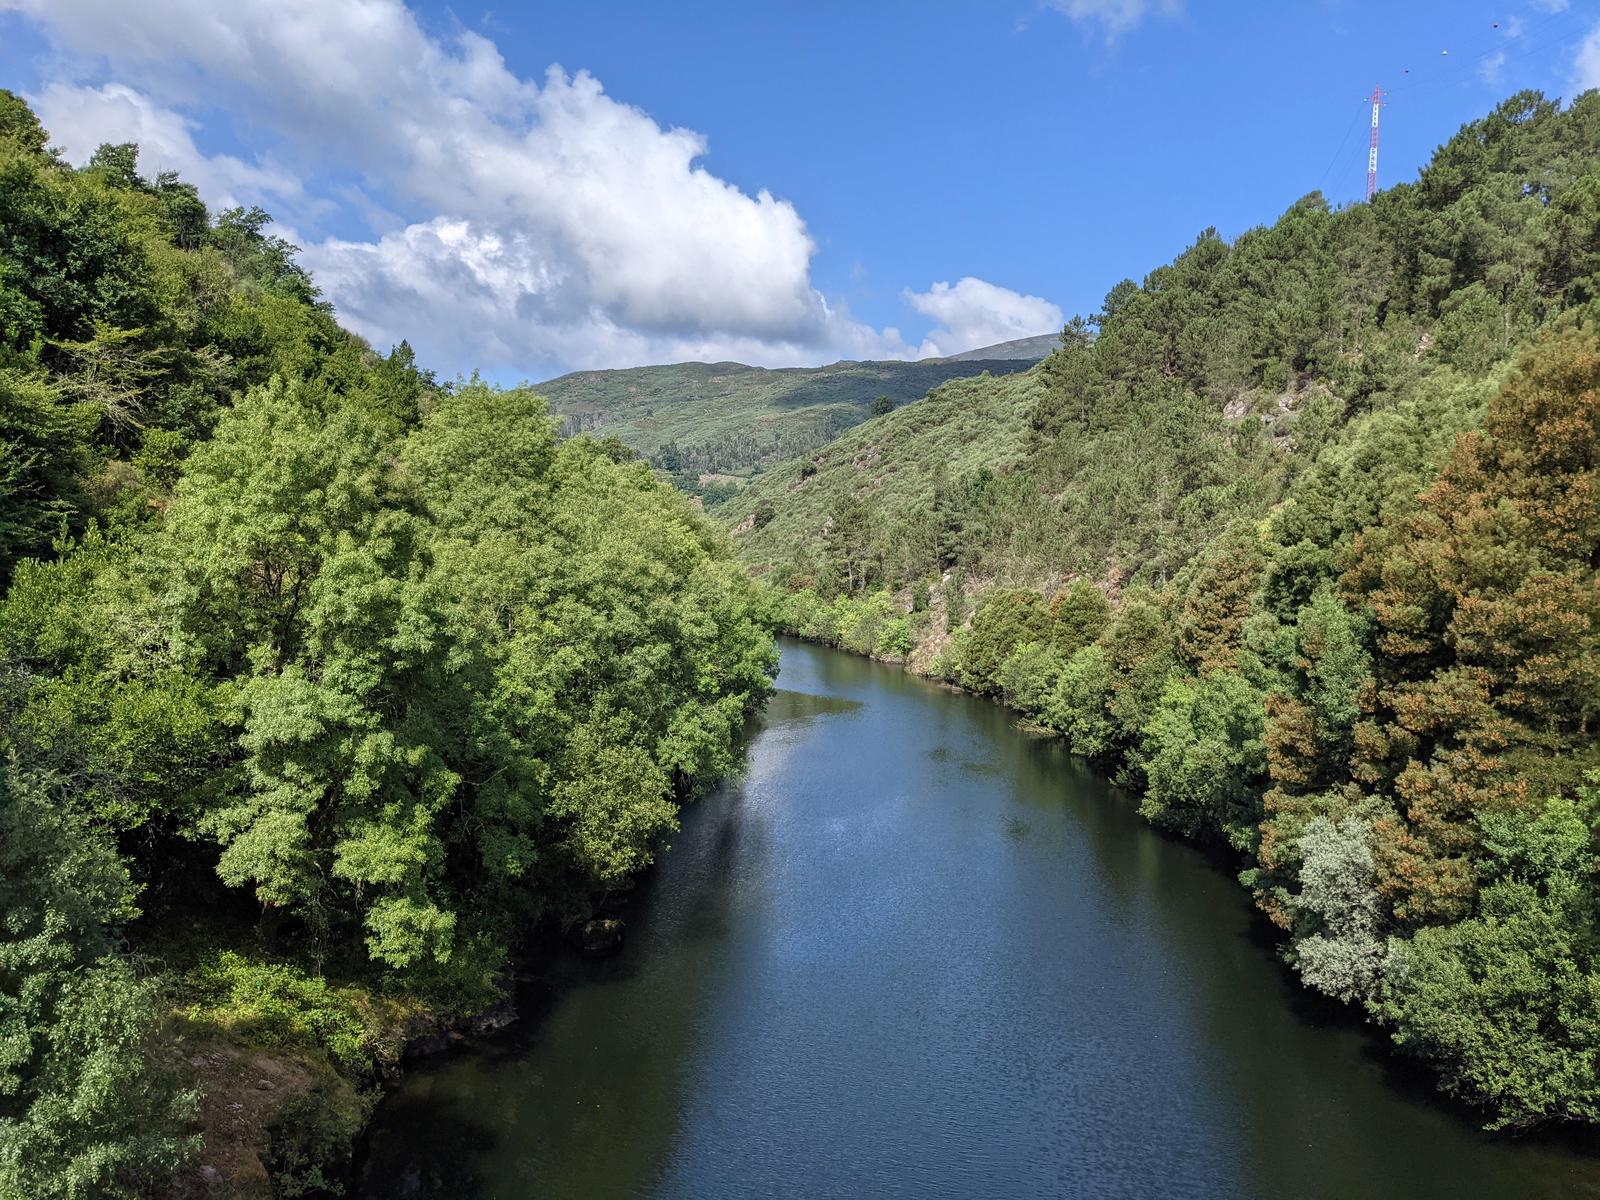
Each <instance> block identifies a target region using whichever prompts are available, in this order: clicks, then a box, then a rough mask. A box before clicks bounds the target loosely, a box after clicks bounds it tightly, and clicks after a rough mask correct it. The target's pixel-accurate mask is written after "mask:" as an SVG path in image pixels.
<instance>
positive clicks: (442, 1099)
mask: <svg viewBox="0 0 1600 1200" xmlns="http://www.w3.org/2000/svg"><path fill="white" fill-rule="evenodd" d="M778 682H779V686H780V689H781V690H780V691H779V692H778V693H777V695H776V696H774V697H773V700H772V703H771V705H770V707H769V709H768V711H767V714H766V716H765V718H764V719H763V721H762V723H761V727H760V730H759V732H758V734H757V736H756V737H755V739H754V741H753V743H752V745H751V747H750V754H749V767H748V772H747V774H746V775H745V777H744V778H743V779H742V780H740V781H738V782H736V783H734V784H731V785H729V786H727V787H725V788H723V789H722V790H721V791H719V792H718V793H717V794H715V795H714V796H712V797H710V798H708V799H707V800H705V801H703V802H701V803H699V804H697V805H695V806H693V807H691V808H690V809H688V810H687V811H686V812H685V813H684V818H683V830H682V832H681V833H680V834H679V835H678V836H677V838H676V839H675V841H674V844H673V846H672V849H671V851H670V852H668V853H666V854H664V855H663V856H662V858H661V865H660V868H659V869H658V870H657V871H656V872H654V874H653V875H652V877H651V879H650V880H649V882H648V883H647V884H646V885H645V886H644V888H643V889H642V890H643V893H644V894H643V895H642V896H641V897H640V902H639V904H638V906H637V908H636V910H635V911H634V913H633V914H632V916H631V928H630V930H629V938H628V942H627V944H626V945H625V947H624V948H623V950H622V952H621V953H620V954H619V955H617V956H616V957H614V958H611V959H609V960H606V961H604V962H600V963H594V964H576V963H574V964H571V965H570V966H569V968H568V973H569V974H570V976H571V977H570V979H567V980H566V981H565V982H564V983H563V984H562V985H561V986H560V987H558V988H557V989H555V991H554V994H553V995H552V996H550V998H549V999H547V1000H545V1001H542V1002H540V1001H537V1000H531V999H530V1000H528V1001H526V1002H525V1003H524V1013H525V1015H524V1020H523V1022H522V1024H521V1026H520V1027H519V1028H517V1029H515V1030H514V1031H513V1032H511V1033H509V1034H508V1036H506V1037H505V1038H503V1039H499V1040H496V1041H494V1042H493V1043H491V1044H489V1045H488V1046H486V1047H480V1048H479V1049H477V1050H474V1051H472V1052H470V1053H464V1054H461V1055H458V1056H456V1057H453V1058H448V1059H445V1060H442V1061H439V1062H436V1063H433V1064H431V1065H428V1066H427V1067H425V1068H424V1069H418V1070H415V1071H413V1072H412V1073H411V1074H410V1075H409V1076H408V1077H407V1079H406V1082H405V1084H404V1085H403V1086H402V1087H401V1089H400V1090H399V1091H398V1092H396V1093H395V1094H394V1095H392V1096H391V1097H389V1098H388V1099H387V1100H386V1101H385V1102H384V1103H383V1105H382V1106H381V1108H380V1109H379V1112H378V1115H377V1120H376V1122H375V1123H374V1126H373V1130H372V1134H371V1137H370V1139H369V1143H368V1148H367V1153H366V1155H365V1160H364V1163H363V1165H362V1167H361V1171H360V1177H359V1180H358V1182H357V1185H356V1187H355V1189H354V1192H355V1194H356V1195H358V1196H361V1197H366V1198H368V1200H378V1198H383V1200H389V1198H390V1197H430V1198H432V1197H451V1198H472V1200H480V1198H481V1200H525V1198H531V1197H543V1196H549V1197H581V1198H583V1200H610V1198H613V1197H615V1198H621V1197H651V1198H655V1197H661V1198H667V1197H672V1198H683V1200H690V1198H693V1200H720V1198H728V1200H732V1198H735V1197H739V1198H743V1197H917V1198H923V1197H928V1198H938V1197H968V1196H973V1197H987V1196H993V1197H1044V1196H1067V1197H1079V1196H1082V1197H1116V1196H1127V1197H1140V1198H1144V1197H1169V1196H1170V1197H1256V1196H1259V1197H1308V1198H1327V1200H1355V1198H1364V1197H1396V1198H1401V1197H1404V1198H1406V1200H1424V1198H1427V1197H1440V1198H1449V1200H1461V1198H1466V1197H1484V1198H1493V1197H1579V1196H1582V1197H1590V1196H1594V1197H1600V1157H1594V1156H1592V1155H1591V1154H1589V1153H1586V1152H1584V1151H1583V1150H1582V1149H1580V1148H1576V1147H1572V1146H1567V1145H1563V1144H1560V1143H1556V1142H1552V1141H1549V1140H1523V1141H1516V1140H1509V1139H1504V1138H1495V1137H1491V1136H1489V1135H1486V1134H1483V1133H1481V1132H1479V1131H1478V1129H1477V1128H1476V1126H1475V1125H1474V1123H1473V1122H1472V1120H1471V1118H1470V1116H1467V1115H1463V1114H1462V1113H1460V1112H1458V1111H1454V1110H1452V1109H1450V1108H1447V1107H1445V1106H1443V1105H1441V1104H1439V1103H1437V1102H1436V1101H1434V1100H1433V1099H1432V1097H1431V1094H1430V1092H1429V1091H1428V1088H1427V1085H1426V1084H1425V1083H1419V1082H1418V1081H1417V1080H1415V1079H1413V1078H1410V1077H1408V1076H1407V1075H1406V1073H1405V1072H1404V1071H1403V1070H1401V1069H1399V1068H1397V1067H1396V1065H1395V1063H1394V1061H1393V1060H1392V1059H1391V1058H1390V1056H1388V1055H1387V1054H1385V1053H1384V1052H1383V1049H1382V1042H1381V1040H1380V1038H1379V1037H1378V1036H1376V1035H1374V1034H1372V1033H1369V1032H1368V1031H1366V1030H1364V1029H1363V1028H1362V1027H1360V1026H1359V1025H1356V1024H1354V1023H1352V1022H1351V1021H1349V1020H1348V1019H1346V1018H1342V1017H1340V1016H1338V1015H1337V1014H1334V1013H1331V1012H1330V1011H1329V1010H1327V1009H1324V1008H1322V1007H1321V1006H1319V1005H1318V1004H1316V1003H1315V1002H1314V1001H1312V1000H1311V999H1310V998H1308V997H1307V996H1306V995H1305V994H1304V993H1303V992H1302V991H1301V990H1300V989H1299V988H1298V986H1297V985H1296V984H1295V983H1294V982H1293V980H1292V978H1290V977H1289V975H1288V974H1287V973H1286V971H1285V970H1284V969H1283V968H1282V967H1281V966H1280V965H1279V964H1278V962H1277V961H1276V959H1275V958H1274V956H1273V953H1272V950H1271V947H1270V941H1269V940H1268V939H1267V938H1266V936H1265V932H1264V930H1263V924H1264V923H1263V922H1262V921H1261V920H1260V919H1259V918H1258V917H1256V916H1255V915H1254V913H1253V911H1252V909H1251V907H1250V903H1249V897H1248V895H1247V894H1246V893H1245V891H1244V890H1243V889H1242V888H1240V887H1239V885H1238V884H1237V883H1236V882H1235V881H1234V880H1233V879H1232V878H1231V877H1230V875H1229V874H1228V872H1226V871H1224V870H1220V869H1218V867H1217V866H1216V865H1215V864H1213V863H1209V862H1208V861H1206V859H1205V858H1204V857H1203V856H1202V855H1201V854H1200V853H1198V852H1197V851H1195V850H1194V849H1192V848H1190V847H1188V846H1185V845H1181V844H1178V843H1175V842H1172V841H1169V840H1167V839H1165V838H1163V837H1161V836H1159V835H1157V834H1156V833H1154V832H1153V831H1151V830H1150V829H1149V828H1148V827H1147V826H1146V825H1144V824H1143V823H1142V822H1141V821H1140V820H1139V819H1138V818H1137V816H1135V815H1134V812H1133V805H1132V801H1131V799H1130V797H1128V796H1127V795H1125V794H1122V793H1119V792H1117V791H1116V790H1115V789H1113V788H1111V787H1109V786H1108V785H1107V784H1106V783H1104V782H1103V781H1101V780H1099V779H1097V778H1096V777H1095V776H1094V775H1093V774H1092V773H1090V772H1088V771H1087V770H1085V769H1083V768H1082V767H1081V766H1079V765H1078V764H1076V763H1075V762H1074V761H1073V760H1072V759H1071V758H1070V757H1069V756H1067V755H1065V754H1064V753H1062V752H1061V750H1060V748H1059V747H1058V746H1056V745H1054V744H1052V743H1051V742H1049V741H1045V740H1041V739H1038V738H1034V737H1030V736H1028V735H1026V734H1024V733H1022V732H1020V731H1018V730H1017V729H1015V728H1014V727H1013V725H1012V718H1011V717H1010V715H1009V714H1007V713H1006V712H1005V711H1004V710H1002V709H1000V708H999V707H997V706H995V705H992V704H989V703H987V702H984V701H980V700H976V699H973V698H971V697H967V696H962V695H956V694H952V693H949V692H946V691H944V690H941V689H938V688H936V687H934V686H932V685H930V684H928V683H926V682H924V681H921V680H918V679H915V678H912V677H911V676H908V675H906V674H904V673H902V672H899V671H897V670H893V669H890V668H886V667H882V666H879V665H876V664H873V663H870V662H866V661H864V660H861V659H858V658H853V657H849V656H846V655H844V654H841V653H838V652H835V651H830V650H825V649H819V648H817V647H812V646H805V645H799V644H794V643H789V644H786V645H785V647H784V651H783V673H782V675H781V677H780V678H779V681H778Z"/></svg>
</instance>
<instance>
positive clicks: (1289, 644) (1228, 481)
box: [724, 92, 1600, 1128]
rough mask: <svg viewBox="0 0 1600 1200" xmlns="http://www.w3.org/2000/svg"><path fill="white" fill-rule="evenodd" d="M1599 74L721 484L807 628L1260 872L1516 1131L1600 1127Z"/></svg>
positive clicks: (1218, 245) (1450, 1079)
mask: <svg viewBox="0 0 1600 1200" xmlns="http://www.w3.org/2000/svg"><path fill="white" fill-rule="evenodd" d="M1597 230H1600V92H1588V93H1586V94H1584V95H1582V96H1580V97H1579V98H1578V99H1577V100H1576V101H1575V102H1574V103H1573V104H1572V105H1571V106H1570V107H1569V108H1566V109H1563V108H1562V107H1561V106H1560V105H1559V104H1557V103H1554V102H1551V101H1547V100H1545V99H1544V98H1543V97H1541V96H1538V95H1536V94H1533V93H1523V94H1521V95H1518V96H1515V97H1513V98H1512V99H1511V100H1508V101H1507V102H1505V103H1504V104H1502V105H1501V106H1500V107H1499V108H1497V109H1496V110H1495V111H1494V112H1493V113H1492V114H1490V115H1489V116H1488V117H1485V118H1484V119H1483V120H1481V121H1477V122H1474V123H1473V124H1471V125H1468V126H1466V127H1464V128H1463V129H1462V130H1461V131H1460V132H1459V133H1458V134H1457V135H1456V136H1455V137H1453V138H1451V139H1450V141H1449V142H1447V143H1446V144H1445V145H1444V146H1442V147H1440V149H1439V151H1438V152H1437V153H1436V155H1435V156H1434V159H1433V161H1432V162H1431V163H1430V164H1429V166H1428V167H1427V168H1426V169H1425V170H1424V171H1423V172H1422V174H1421V177H1420V178H1419V179H1418V181H1417V182H1416V183H1415V184H1409V185H1404V186H1401V187H1397V188H1392V189H1390V190H1389V191H1387V192H1384V193H1381V194H1379V195H1378V196H1377V197H1376V198H1375V199H1374V200H1373V201H1372V202H1371V203H1369V204H1361V205H1356V206H1352V207H1350V208H1347V209H1343V210H1340V211H1338V212H1333V211H1331V210H1330V209H1329V208H1328V206H1327V205H1326V204H1325V203H1324V202H1323V200H1322V199H1321V197H1320V196H1317V195H1312V196H1309V197H1306V198H1305V199H1304V200H1302V201H1300V202H1299V203H1297V204H1295V205H1294V206H1293V207H1292V208H1291V209H1290V210H1289V211H1288V212H1287V213H1285V214H1284V215H1283V217H1282V218H1281V219H1279V220H1278V221H1277V222H1276V223H1275V224H1274V225H1273V226H1271V227H1270V228H1263V229H1256V230H1252V231H1250V232H1248V233H1246V234H1244V235H1243V236H1241V237H1240V238H1239V239H1238V240H1237V241H1235V242H1233V243H1232V244H1229V243H1227V242H1225V241H1223V240H1222V239H1221V238H1219V237H1217V236H1216V234H1215V233H1214V232H1212V231H1207V232H1206V233H1204V234H1202V235H1201V236H1200V238H1199V239H1198V240H1197V241H1196V242H1195V244H1194V245H1193V246H1192V247H1191V248H1190V249H1189V250H1187V251H1186V252H1185V253H1184V254H1182V255H1181V256H1179V258H1178V259H1177V260H1176V261H1174V262H1173V263H1171V264H1169V265H1167V266H1163V267H1159V268H1157V269H1156V270H1155V271H1152V272H1151V273H1150V274H1149V275H1148V276H1146V278H1145V280H1144V283H1143V284H1142V285H1140V284H1135V283H1133V282H1132V281H1127V282H1124V283H1122V284H1119V285H1118V286H1117V287H1116V288H1114V289H1112V291H1111V293H1110V294H1109V295H1108V296H1107V297H1106V301H1105V305H1104V311H1103V312H1102V313H1101V314H1099V315H1098V316H1097V317H1096V318H1095V320H1094V322H1093V323H1090V322H1075V323H1073V324H1072V325H1070V326H1069V327H1068V330H1067V331H1066V334H1065V335H1064V338H1063V345H1062V347H1061V349H1059V350H1057V351H1056V352H1055V353H1053V354H1052V355H1051V356H1050V357H1049V358H1048V359H1046V360H1045V361H1044V362H1043V363H1041V364H1040V365H1039V366H1037V367H1035V368H1033V369H1032V370H1030V371H1028V372H1026V373H1024V374H1020V375H1014V376H1010V377H1008V378H1005V379H992V378H990V379H980V380H972V381H968V382H965V383H962V384H958V385H951V386H948V387H946V388H944V389H940V390H939V391H938V392H936V393H934V395H933V396H931V397H930V398H929V399H927V400H924V401H922V402H919V403H918V404H914V405H911V406H909V407H907V408H905V409H902V410H900V411H898V412H895V413H892V414H890V415H889V416H887V417H885V418H883V419H881V420H877V421H873V422H870V423H868V424H867V425H864V426H861V427H860V428H858V429H855V430H852V431H851V432H850V433H849V434H848V435H846V436H845V437H844V438H841V439H840V440H839V441H837V442H834V443H832V444H830V445H828V446H826V447H823V448H821V449H820V450H818V451H817V452H816V453H815V454H813V455H811V456H810V457H809V458H808V459H807V460H805V461H803V462H802V463H800V464H796V465H793V466H790V467H785V468H780V469H777V470H774V471H772V472H769V473H768V474H767V475H766V476H764V477H763V478H762V479H761V480H760V481H759V482H758V483H756V484H755V485H753V486H752V487H751V488H749V489H747V491H746V492H744V493H742V494H741V495H739V496H738V497H736V498H734V499H731V500H729V501H728V502H727V504H726V505H725V506H724V514H725V515H726V516H727V518H728V520H729V524H730V526H731V527H732V528H733V531H734V535H735V537H736V539H737V541H738V543H739V545H740V547H741V552H742V554H743V555H744V557H745V558H746V560H747V561H748V562H749V563H750V564H751V567H752V569H753V570H754V571H756V572H758V573H760V574H763V575H764V576H765V577H767V578H768V579H770V580H772V581H773V582H774V583H776V584H778V585H779V586H780V587H781V588H782V590H783V599H782V601H781V603H782V604H783V606H784V610H785V614H786V621H787V623H788V625H789V627H790V628H791V629H792V630H794V631H796V632H798V633H800V634H802V635H804V636H807V637H811V638H815V639H817V640H820V641H825V642H830V643H834V644H838V645H843V646H845V647H847V648H850V649H853V650H856V651H859V652H864V653H871V654H877V655H880V656H883V657H887V658H892V659H902V660H907V661H909V662H910V663H911V664H912V666H913V667H914V668H917V669H920V670H923V671H926V672H928V673H931V674H934V675H938V676H940V677H942V678H945V679H949V680H951V681H953V682H955V683H958V684H960V685H961V686H963V687H966V688H969V689H971V690H973V691H977V692H980V693H983V694H986V695H991V696H994V697H995V698H997V699H999V700H1002V701H1003V702H1005V703H1006V704H1008V705H1011V706H1012V707H1013V708H1015V709H1017V710H1019V711H1020V712H1021V713H1022V714H1023V715H1024V716H1025V718H1026V719H1027V720H1028V721H1029V722H1031V723H1032V724H1034V725H1036V726H1038V727H1041V728H1043V729H1046V730H1050V731H1053V732H1055V733H1057V734H1059V735H1060V736H1061V737H1062V738H1063V739H1065V740H1066V741H1067V743H1068V744H1069V745H1070V746H1071V748H1072V749H1073V750H1074V751H1075V752H1076V753H1079V754H1081V755H1083V756H1085V757H1087V758H1089V759H1092V760H1094V761H1095V762H1097V763H1099V764H1100V765H1101V766H1103V767H1104V768H1105V769H1106V770H1108V771H1110V772H1112V773H1113V774H1115V775H1116V776H1117V777H1118V778H1119V779H1120V780H1121V781H1122V782H1124V783H1125V784H1127V785H1128V786H1129V787H1131V788H1134V789H1136V790H1138V791H1139V792H1140V794H1141V799H1140V804H1139V809H1140V812H1141V814H1143V815H1144V816H1145V817H1146V818H1148V819H1149V820H1150V821H1152V822H1153V823H1155V824H1157V825H1159V826H1161V827H1163V828H1165V829H1168V830H1171V831H1172V832H1174V833H1176V834H1179V835H1181V836H1185V837H1192V838H1196V839H1200V840H1203V841H1206V842H1210V843H1212V844H1214V845H1215V846H1217V847H1218V848H1219V849H1221V850H1223V851H1225V852H1227V853H1230V854H1232V855H1233V856H1235V861H1236V862H1237V865H1238V868H1239V879H1240V881H1241V883H1243V884H1244V886H1246V887H1247V888H1249V889H1250V890H1251V892H1252V894H1253V895H1254V898H1255V900H1256V902H1257V904H1258V905H1259V906H1260V908H1261V910H1262V912H1263V913H1264V914H1265V915H1266V916H1267V917H1268V918H1269V919H1270V920H1271V921H1272V922H1273V923H1274V924H1275V925H1276V926H1277V927H1278V929H1279V930H1280V931H1281V934H1282V937H1283V941H1282V953H1283V956H1284V958H1285V960H1286V961H1287V962H1288V963H1289V964H1291V965H1292V966H1293V968H1294V969H1295V970H1296V971H1297V972H1298V973H1299V975H1300V977H1301V979H1302V981H1303V982H1304V983H1305V984H1306V985H1307V986H1308V987H1311V988H1313V989H1315V990H1317V991H1320V992H1322V993H1324V994H1326V995H1327V996H1330V997H1332V998H1334V999H1335V1000H1338V1001H1341V1002H1344V1003H1347V1004H1351V1005H1355V1006H1357V1007H1358V1008H1359V1010H1360V1011H1361V1012H1362V1013H1363V1014H1364V1015H1365V1016H1366V1017H1367V1019H1368V1020H1370V1021H1372V1022H1373V1023H1374V1024H1376V1025H1378V1026H1380V1027H1382V1028H1383V1029H1385V1030H1386V1031H1387V1032H1388V1033H1389V1035H1390V1036H1391V1037H1392V1038H1393V1041H1394V1043H1395V1044H1396V1046H1398V1047H1399V1048H1400V1049H1401V1050H1402V1051H1404V1052H1405V1053H1407V1054H1410V1055H1412V1056H1414V1057H1416V1058H1417V1059H1419V1060H1421V1061H1422V1062H1423V1063H1425V1064H1426V1065H1427V1066H1428V1067H1429V1068H1431V1069H1432V1070H1433V1071H1434V1072H1435V1073H1436V1074H1437V1078H1438V1081H1439V1085H1440V1087H1441V1088H1442V1089H1444V1090H1445V1091H1447V1092H1450V1093H1452V1094H1454V1095H1457V1096H1460V1097H1462V1098H1464V1099H1466V1100H1468V1101H1470V1102H1472V1103H1475V1104H1477V1105H1480V1106H1481V1107H1482V1109H1483V1111H1484V1113H1485V1116H1486V1119H1487V1121H1488V1122H1489V1124H1490V1126H1491V1127H1493V1128H1502V1127H1526V1126H1530V1125H1535V1124H1538V1123H1541V1122H1576V1123H1586V1124H1591V1125H1592V1124H1594V1123H1596V1122H1600V860H1597V858H1596V856H1595V847H1596V844H1597V843H1596V834H1597V831H1600V770H1597V768H1600V739H1597V737H1596V729H1597V728H1600V571H1597V564H1600V505H1597V503H1596V499H1595V498H1596V496H1597V495H1600V341H1597V338H1596V330H1597V328H1600V237H1597V234H1596V231H1597Z"/></svg>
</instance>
